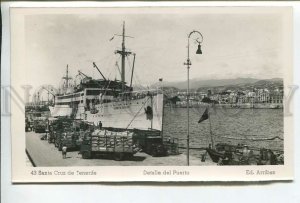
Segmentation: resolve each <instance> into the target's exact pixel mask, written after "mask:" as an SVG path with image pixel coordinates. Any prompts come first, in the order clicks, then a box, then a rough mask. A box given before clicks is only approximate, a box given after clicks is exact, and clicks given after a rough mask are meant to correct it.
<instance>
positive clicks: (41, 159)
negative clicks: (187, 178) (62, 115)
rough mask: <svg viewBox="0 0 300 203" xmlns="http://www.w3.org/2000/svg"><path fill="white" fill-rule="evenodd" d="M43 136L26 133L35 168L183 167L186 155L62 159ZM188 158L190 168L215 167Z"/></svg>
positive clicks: (74, 153)
mask: <svg viewBox="0 0 300 203" xmlns="http://www.w3.org/2000/svg"><path fill="white" fill-rule="evenodd" d="M43 135H44V134H41V133H40V134H39V133H34V132H27V133H26V151H27V155H28V156H29V159H30V161H31V162H32V164H33V165H34V166H36V167H43V166H185V165H186V155H185V154H179V155H170V156H166V157H152V156H150V155H148V154H146V153H144V152H138V153H136V154H135V155H134V157H133V158H131V159H127V160H124V161H115V160H113V159H111V157H107V156H103V157H95V158H93V159H82V157H81V154H78V152H79V151H70V152H68V153H67V158H66V159H63V158H62V153H61V152H60V151H58V149H57V148H55V147H54V144H52V143H48V142H47V141H46V140H41V139H40V138H41V137H42V136H43ZM203 153H204V151H203V152H199V156H190V165H191V166H200V165H216V164H215V163H213V162H212V161H211V160H210V158H209V157H208V156H207V159H206V161H205V162H201V155H202V154H203Z"/></svg>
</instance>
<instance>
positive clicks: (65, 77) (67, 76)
mask: <svg viewBox="0 0 300 203" xmlns="http://www.w3.org/2000/svg"><path fill="white" fill-rule="evenodd" d="M62 79H64V80H66V88H68V87H69V80H71V79H72V78H71V77H69V65H68V64H67V71H66V76H64V77H63V78H62Z"/></svg>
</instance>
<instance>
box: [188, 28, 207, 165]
mask: <svg viewBox="0 0 300 203" xmlns="http://www.w3.org/2000/svg"><path fill="white" fill-rule="evenodd" d="M193 34H198V35H200V37H201V40H198V39H199V38H197V39H196V40H195V41H196V42H197V43H198V49H197V51H196V54H202V51H201V43H202V41H203V36H202V34H201V33H200V32H199V31H196V30H193V31H192V32H190V34H189V35H188V45H187V60H186V62H184V65H186V67H187V93H186V99H187V102H186V107H187V140H186V141H187V154H186V159H187V165H188V166H189V165H190V101H189V100H190V95H189V94H190V93H189V91H190V66H191V65H192V63H191V60H190V38H191V36H192V35H193Z"/></svg>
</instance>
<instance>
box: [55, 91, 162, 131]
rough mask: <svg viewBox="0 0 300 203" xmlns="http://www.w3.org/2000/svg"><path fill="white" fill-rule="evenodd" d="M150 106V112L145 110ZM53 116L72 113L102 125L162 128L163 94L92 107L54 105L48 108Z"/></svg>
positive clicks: (126, 127)
mask: <svg viewBox="0 0 300 203" xmlns="http://www.w3.org/2000/svg"><path fill="white" fill-rule="evenodd" d="M149 107H150V112H149V111H147V109H149ZM50 111H51V115H52V116H53V117H58V116H66V117H71V116H72V115H74V118H75V119H82V120H84V121H87V122H92V123H94V124H95V125H99V123H100V122H101V123H102V126H103V127H113V128H122V129H156V130H161V129H162V117H163V94H156V95H151V96H150V95H149V96H146V97H144V98H140V99H130V100H125V101H114V102H109V103H103V104H96V105H94V106H93V108H92V109H88V110H87V109H86V107H84V106H83V105H80V104H79V105H78V106H77V107H75V109H74V107H73V108H72V107H70V106H68V107H66V106H59V105H56V106H54V107H52V108H51V109H50Z"/></svg>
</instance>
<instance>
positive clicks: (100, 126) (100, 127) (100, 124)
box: [99, 121, 102, 130]
mask: <svg viewBox="0 0 300 203" xmlns="http://www.w3.org/2000/svg"><path fill="white" fill-rule="evenodd" d="M99 129H100V130H102V122H101V121H99Z"/></svg>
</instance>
